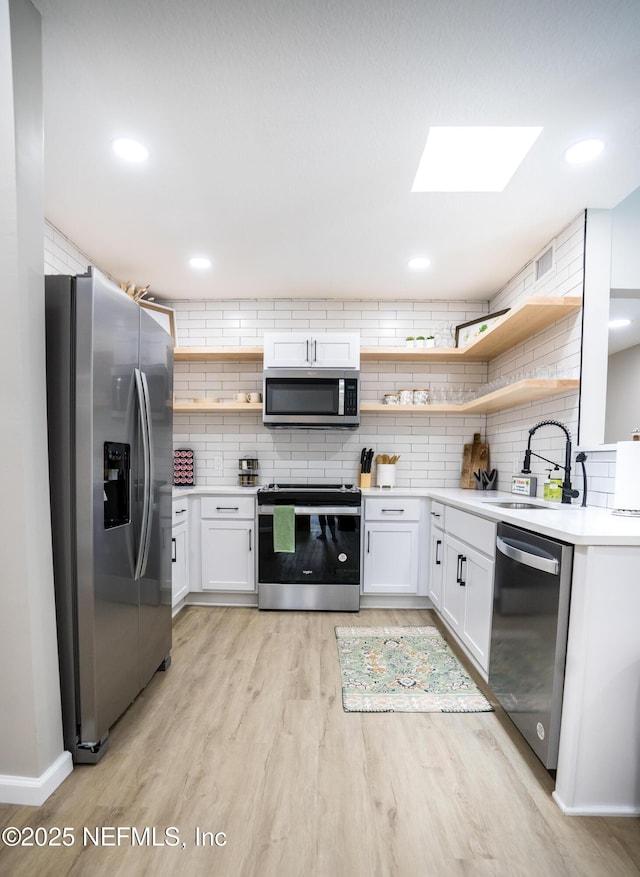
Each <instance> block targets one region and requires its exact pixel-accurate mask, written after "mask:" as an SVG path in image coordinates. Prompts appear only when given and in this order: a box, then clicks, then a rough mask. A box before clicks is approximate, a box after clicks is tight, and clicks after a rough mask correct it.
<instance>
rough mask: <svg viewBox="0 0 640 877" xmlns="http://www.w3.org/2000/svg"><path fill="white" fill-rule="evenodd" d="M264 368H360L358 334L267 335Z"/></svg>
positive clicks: (265, 338)
mask: <svg viewBox="0 0 640 877" xmlns="http://www.w3.org/2000/svg"><path fill="white" fill-rule="evenodd" d="M264 367H265V368H360V334H359V333H358V332H325V333H322V332H321V333H318V332H265V335H264Z"/></svg>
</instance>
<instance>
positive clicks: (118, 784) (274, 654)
mask: <svg viewBox="0 0 640 877" xmlns="http://www.w3.org/2000/svg"><path fill="white" fill-rule="evenodd" d="M431 621H432V616H431V613H429V612H427V611H418V610H406V611H396V610H363V611H362V612H360V614H359V615H352V614H346V613H345V614H341V613H323V612H258V611H256V610H255V609H243V608H209V607H207V608H199V607H198V608H196V607H191V608H188V609H186V610H184V611H183V612H182V613H181V614H180V615H179V616H178V618H177V619H176V621H175V623H174V646H173V664H172V666H171V668H170V669H169V671H168V672H167V673H158V674H156V676H155V677H154V678H153V680H152V681H151V683H150V684H149V686H148V687H147V689H146V690H145V691H144V692H143V693H142V694H141V695H140V696H139V697H138V699H137V700H136V701H135V703H134V704H132V706H131V707H130V708H129V709H128V711H127V712H126V713H125V715H124V716H123V717H122V718H121V719H120V720H119V722H118V723H117V724H116V725H115V726H114V728H113V729H112V731H111V736H110V750H109V752H108V753H107V755H106V757H105V758H104V759H103V760H102V762H101V763H100V764H98V765H96V766H81V767H77V768H76V769H75V770H74V772H73V774H72V775H71V776H70V777H69V778H68V779H67V780H66V781H65V782H64V783H63V784H62V786H60V787H59V788H58V789H57V791H56V792H55V793H54V794H53V795H52V796H51V797H50V798H49V800H48V801H47V802H46V803H45V804H44V805H43V806H42V807H40V808H33V807H13V806H7V805H0V826H7V825H15V826H17V827H19V828H20V827H23V826H32V827H36V826H44V827H45V828H48V827H52V826H59V827H65V826H68V827H70V828H72V829H73V833H74V837H75V843H74V845H73V846H70V847H67V848H64V847H55V848H49V849H38V848H28V849H9V848H6V847H3V846H2V844H1V843H0V874H1V875H3V877H4V875H11V877H21V875H25V877H27V875H28V877H34V875H37V877H44V875H56V877H57V875H67V874H69V875H91V877H98V875H109V877H113V875H135V877H139V875H146V874H149V875H154V877H155V875H167V877H168V875H171V877H176V875H214V877H276V875H278V877H294V875H296V877H387V875H389V877H395V875H398V877H448V875H482V877H485V875H500V877H502V875H523V877H533V875H535V877H537V875H545V877H561V875H574V877H613V875H616V877H623V875H635V874H639V873H640V821H639V820H637V819H600V818H594V817H590V818H577V817H566V816H563V815H562V813H561V812H560V810H559V809H558V808H557V806H556V804H555V803H554V802H553V800H552V799H551V791H552V789H553V783H552V780H551V778H550V777H549V775H548V774H547V773H546V771H545V770H544V769H543V768H542V766H541V765H540V764H539V763H538V761H537V760H536V759H535V757H534V756H533V755H532V754H531V753H530V751H529V749H528V747H527V745H526V744H525V743H524V742H523V741H522V740H521V739H520V738H519V737H518V735H517V734H516V733H515V732H513V730H512V728H511V726H510V724H509V722H508V720H507V719H506V718H505V717H504V716H501V715H500V714H499V713H477V714H466V715H459V714H458V715H454V714H452V715H435V714H419V713H418V714H406V713H405V714H364V713H345V712H343V709H342V701H341V690H340V676H339V667H338V658H337V648H336V642H335V635H334V627H335V626H336V625H351V624H361V625H384V624H408V625H420V624H428V623H430V622H431ZM96 826H104V827H105V828H107V829H108V830H107V832H106V835H105V837H106V840H107V841H110V842H111V843H115V842H116V841H115V836H114V835H113V833H112V832H111V831H110V827H117V826H120V827H125V828H126V827H134V826H135V827H136V829H137V830H138V832H139V833H140V834H141V833H142V831H143V829H144V828H145V827H146V826H149V827H155V830H156V836H155V840H156V843H160V842H161V841H162V839H163V838H164V834H163V832H164V829H165V828H167V827H173V826H175V827H176V828H177V829H178V830H179V833H180V835H179V837H180V843H179V844H178V845H177V846H155V847H154V846H143V847H140V846H135V845H132V844H131V842H130V840H129V839H128V837H127V836H126V835H125V836H123V837H122V839H121V841H120V844H119V845H115V846H106V845H103V846H101V847H99V848H96V847H94V846H92V845H91V843H88V844H86V845H83V828H84V827H87V828H90V829H91V830H92V832H94V833H95V828H96ZM196 829H200V830H201V831H206V832H211V833H212V835H213V834H215V833H216V832H224V833H225V835H226V845H225V846H220V847H215V846H209V845H207V846H197V845H196V843H195V833H196ZM174 838H175V835H174V833H173V832H172V833H171V834H170V836H169V840H170V841H171V842H173V840H174ZM148 839H149V842H151V840H152V835H151V834H149V835H148ZM220 840H222V837H220ZM182 844H184V847H183V846H182Z"/></svg>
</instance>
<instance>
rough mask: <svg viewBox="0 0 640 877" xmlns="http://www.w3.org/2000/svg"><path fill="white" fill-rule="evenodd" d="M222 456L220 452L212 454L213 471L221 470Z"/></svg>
mask: <svg viewBox="0 0 640 877" xmlns="http://www.w3.org/2000/svg"><path fill="white" fill-rule="evenodd" d="M223 462H224V461H223V457H222V454H214V455H213V468H214V471H215V472H222V470H223V468H224V466H223Z"/></svg>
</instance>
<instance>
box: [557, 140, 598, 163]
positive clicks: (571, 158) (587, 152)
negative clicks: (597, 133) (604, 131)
mask: <svg viewBox="0 0 640 877" xmlns="http://www.w3.org/2000/svg"><path fill="white" fill-rule="evenodd" d="M603 149H604V143H603V142H602V140H581V141H580V142H579V143H574V144H573V146H570V147H569V149H567V151H566V152H565V154H564V157H565V159H566V160H567V161H568V162H569V164H586V163H587V162H588V161H593V159H594V158H597V156H598V155H600V153H601V152H602V150H603Z"/></svg>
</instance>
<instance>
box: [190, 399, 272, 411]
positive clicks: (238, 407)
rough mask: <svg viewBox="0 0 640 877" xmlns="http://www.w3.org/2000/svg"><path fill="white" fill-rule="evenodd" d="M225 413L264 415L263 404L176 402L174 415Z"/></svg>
mask: <svg viewBox="0 0 640 877" xmlns="http://www.w3.org/2000/svg"><path fill="white" fill-rule="evenodd" d="M225 411H234V412H235V411H240V412H241V413H245V412H246V413H248V412H249V411H253V412H254V413H255V412H260V413H262V402H231V401H229V402H174V403H173V412H174V414H224V412H225Z"/></svg>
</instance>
